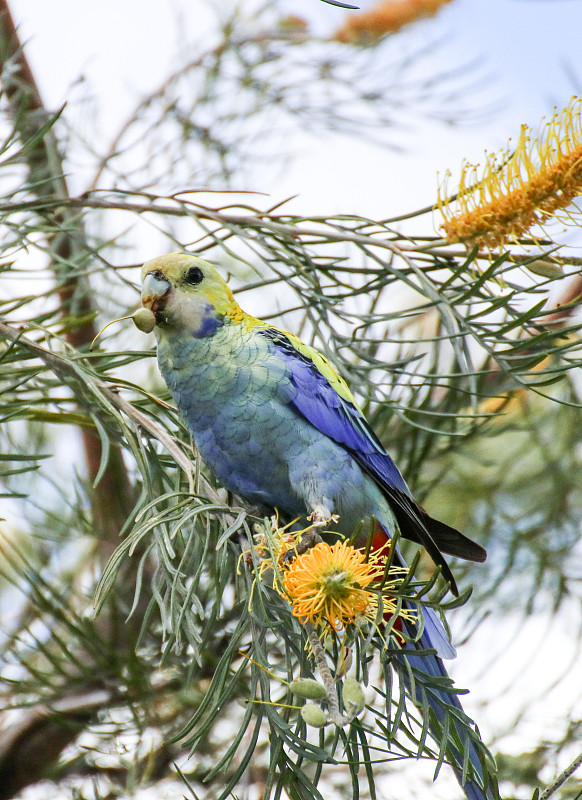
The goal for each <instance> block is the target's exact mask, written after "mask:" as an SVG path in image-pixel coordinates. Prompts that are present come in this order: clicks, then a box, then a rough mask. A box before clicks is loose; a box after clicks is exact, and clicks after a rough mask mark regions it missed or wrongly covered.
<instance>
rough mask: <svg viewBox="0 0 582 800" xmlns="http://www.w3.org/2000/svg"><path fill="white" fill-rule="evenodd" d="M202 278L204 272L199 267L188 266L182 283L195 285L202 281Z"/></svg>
mask: <svg viewBox="0 0 582 800" xmlns="http://www.w3.org/2000/svg"><path fill="white" fill-rule="evenodd" d="M203 279H204V273H203V272H202V270H201V269H200V267H190V269H189V270H188V272H187V273H186V277H185V278H184V283H190V284H191V285H192V286H197V285H198V284H199V283H202V281H203Z"/></svg>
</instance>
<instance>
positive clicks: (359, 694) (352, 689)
mask: <svg viewBox="0 0 582 800" xmlns="http://www.w3.org/2000/svg"><path fill="white" fill-rule="evenodd" d="M342 699H343V701H344V707H345V709H346V711H347V713H348V714H349V715H350V716H351V717H356V716H357V715H358V714H360V713H361V712H362V711H363V710H364V708H365V705H366V698H365V697H364V692H363V690H362V687H361V686H360V684H359V683H358V682H357V681H355V680H354V679H353V678H346V679H345V681H344V688H343V689H342Z"/></svg>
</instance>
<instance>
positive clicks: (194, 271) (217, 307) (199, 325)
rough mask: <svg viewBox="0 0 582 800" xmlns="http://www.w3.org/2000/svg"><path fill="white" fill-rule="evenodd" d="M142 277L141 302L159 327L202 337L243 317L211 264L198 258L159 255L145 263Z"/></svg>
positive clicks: (183, 255)
mask: <svg viewBox="0 0 582 800" xmlns="http://www.w3.org/2000/svg"><path fill="white" fill-rule="evenodd" d="M141 277H142V290H141V300H142V303H143V305H144V306H145V308H149V309H151V311H153V312H154V314H155V316H156V324H157V325H158V326H160V327H161V328H164V327H181V328H185V329H187V330H188V331H189V332H190V333H191V334H193V335H194V336H198V337H201V338H202V337H205V336H212V335H213V334H214V333H215V331H216V330H217V329H218V328H219V327H221V326H222V325H223V324H224V323H225V322H226V321H231V322H242V321H243V318H244V317H245V316H246V315H245V314H244V312H243V311H242V309H241V308H240V306H239V305H238V303H237V302H236V300H235V299H234V297H233V294H232V291H231V290H230V288H229V287H228V286H227V284H226V282H225V281H224V280H223V279H222V278H221V277H220V275H219V274H218V272H217V271H216V270H215V268H214V267H213V266H212V264H209V263H208V262H207V261H203V260H202V259H201V258H198V257H197V256H192V255H188V254H187V253H172V254H170V255H167V256H159V257H158V258H154V259H152V260H151V261H146V263H145V264H144V265H143V267H142V271H141Z"/></svg>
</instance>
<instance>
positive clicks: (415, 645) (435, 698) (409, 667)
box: [372, 530, 499, 800]
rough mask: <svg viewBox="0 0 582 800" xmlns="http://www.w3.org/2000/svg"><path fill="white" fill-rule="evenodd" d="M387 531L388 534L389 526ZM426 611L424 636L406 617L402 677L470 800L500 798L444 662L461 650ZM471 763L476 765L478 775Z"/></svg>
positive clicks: (489, 759) (492, 770)
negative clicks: (444, 746)
mask: <svg viewBox="0 0 582 800" xmlns="http://www.w3.org/2000/svg"><path fill="white" fill-rule="evenodd" d="M382 533H383V534H384V537H386V534H385V532H384V531H383V530H382ZM384 541H386V538H385V539H384ZM379 545H380V539H379V532H378V530H377V531H376V534H375V536H374V542H373V545H372V547H373V548H374V549H376V547H377V546H379ZM395 555H396V558H395V563H398V562H400V563H401V565H404V564H405V562H404V559H403V558H402V556H401V555H400V553H399V552H398V550H397V551H396V554H395ZM408 608H409V609H410V610H414V608H415V607H414V606H413V605H412V604H408ZM422 614H423V622H424V630H423V631H422V635H421V636H420V638H418V639H417V637H418V627H417V625H416V623H415V622H410V621H408V620H402V624H403V627H404V631H405V633H406V634H407V637H408V638H409V639H410V640H412V641H407V642H406V643H405V645H404V647H403V649H400V650H399V651H398V653H397V654H396V657H397V658H398V661H399V662H400V664H401V665H402V669H401V670H400V675H401V677H402V678H403V680H404V682H405V685H406V686H407V689H408V690H409V692H410V696H411V697H412V698H413V700H414V702H415V704H416V705H417V706H418V708H419V709H420V710H421V711H422V712H423V714H425V713H426V711H427V709H428V714H429V719H428V729H429V730H430V732H431V734H432V735H433V736H434V738H435V740H436V741H437V742H438V743H441V742H446V750H444V757H445V758H446V759H447V760H448V761H449V762H450V763H451V766H452V767H453V770H454V772H455V775H456V777H457V780H458V781H459V784H460V786H461V788H462V789H463V791H464V793H465V796H466V797H467V800H499V789H498V786H497V780H496V777H495V767H494V762H493V760H492V757H491V755H490V754H489V752H488V750H487V748H486V747H485V745H484V744H483V742H482V741H481V739H480V737H479V732H478V730H477V728H476V726H475V724H474V722H473V721H472V720H471V719H470V718H469V717H467V715H466V714H465V712H464V711H463V707H462V705H461V702H460V700H459V696H458V693H457V692H456V691H455V689H454V687H453V681H452V680H451V678H449V676H448V674H447V671H446V669H445V665H444V664H443V660H442V659H443V658H447V659H448V658H454V657H455V655H456V651H455V648H454V647H453V646H452V644H451V643H450V641H449V638H448V636H447V634H446V631H445V629H444V627H443V625H442V623H441V621H440V619H439V617H438V616H437V614H436V612H435V611H434V610H433V609H432V608H429V607H425V608H423V612H422ZM414 640H416V641H414ZM426 650H432V651H434V652H432V653H426V652H424V653H423V654H422V655H421V654H420V653H419V655H413V653H415V652H416V651H426ZM468 762H470V764H471V766H472V768H473V769H472V775H471V774H470V772H471V771H470V770H469V769H468V766H469V765H468Z"/></svg>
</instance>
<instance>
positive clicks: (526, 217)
mask: <svg viewBox="0 0 582 800" xmlns="http://www.w3.org/2000/svg"><path fill="white" fill-rule="evenodd" d="M449 176H450V173H448V174H447V177H449ZM445 183H446V178H445ZM444 191H445V192H446V187H445V189H444ZM580 194H582V101H581V100H580V99H578V98H573V99H572V101H571V102H570V103H569V105H568V106H567V107H566V108H565V109H564V110H563V111H561V112H559V113H557V112H556V113H555V114H554V115H553V117H552V119H551V120H550V121H549V122H547V123H545V124H544V125H543V126H542V128H541V131H540V132H539V134H538V135H537V136H535V137H532V135H531V131H530V130H529V128H528V127H527V126H525V125H524V126H522V129H521V135H520V137H519V141H518V143H517V146H516V148H515V150H513V151H511V150H509V149H508V150H506V151H503V152H501V153H497V154H495V153H490V154H486V161H485V166H484V167H483V168H481V167H479V166H478V165H477V166H474V165H472V164H468V163H465V164H464V165H463V168H462V175H461V180H460V183H459V189H458V192H457V197H456V200H455V201H454V203H451V202H449V201H448V200H447V199H446V197H444V198H443V196H442V193H441V190H439V200H438V205H439V209H440V211H441V213H442V215H443V217H444V223H443V225H442V229H443V231H444V234H445V236H446V238H447V239H448V241H449V242H469V243H475V244H478V245H480V246H483V247H489V248H497V247H501V246H503V245H504V244H506V243H507V242H509V241H515V240H517V239H518V238H519V237H522V236H523V235H524V234H525V233H527V232H528V231H529V230H530V228H532V227H533V226H534V225H541V224H544V223H545V222H547V221H548V220H549V219H550V218H551V217H553V216H555V215H556V214H557V213H558V212H559V211H561V210H564V209H566V208H567V207H568V206H570V205H571V203H572V201H573V200H574V199H575V198H576V197H577V196H579V195H580Z"/></svg>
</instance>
